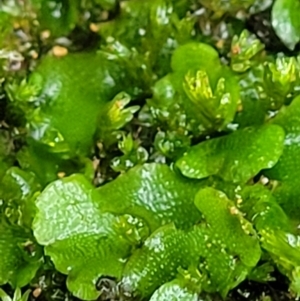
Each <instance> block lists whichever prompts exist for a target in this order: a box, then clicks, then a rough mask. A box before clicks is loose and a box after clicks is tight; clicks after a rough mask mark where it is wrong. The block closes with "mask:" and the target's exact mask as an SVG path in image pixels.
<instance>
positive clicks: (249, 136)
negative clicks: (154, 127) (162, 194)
mask: <svg viewBox="0 0 300 301" xmlns="http://www.w3.org/2000/svg"><path fill="white" fill-rule="evenodd" d="M283 140H284V131H283V129H282V128H281V127H279V126H276V125H270V126H263V127H260V128H254V127H253V128H245V129H243V130H239V131H236V132H234V133H232V134H230V135H227V136H223V137H220V138H215V139H210V140H208V141H204V142H201V143H199V144H198V145H196V146H193V147H191V148H190V149H189V150H188V151H187V152H186V153H185V154H184V155H183V157H181V158H180V159H179V160H178V161H177V162H176V166H177V167H178V168H179V169H180V171H181V172H182V174H183V175H185V176H187V177H189V178H195V179H202V178H206V177H208V176H211V175H218V176H219V177H221V178H222V179H223V180H225V181H232V182H235V183H239V182H240V183H245V182H246V181H248V180H249V179H251V178H252V177H254V176H255V175H256V174H257V173H258V172H259V171H261V170H262V169H265V168H271V167H273V166H274V165H275V164H276V163H277V161H278V159H279V157H280V155H281V154H282V150H283Z"/></svg>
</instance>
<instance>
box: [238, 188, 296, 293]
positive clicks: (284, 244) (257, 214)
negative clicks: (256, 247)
mask: <svg viewBox="0 0 300 301" xmlns="http://www.w3.org/2000/svg"><path fill="white" fill-rule="evenodd" d="M242 197H243V203H242V209H243V210H245V211H246V212H247V214H248V218H249V219H251V221H253V223H254V226H255V227H256V229H257V230H258V233H259V234H260V236H261V242H262V247H263V248H264V249H265V250H266V251H267V252H268V254H269V255H270V256H271V258H272V259H273V260H274V262H275V263H276V265H277V266H278V268H279V269H280V270H282V272H283V273H284V274H285V275H287V276H288V277H289V278H290V280H291V284H290V289H291V291H292V292H294V293H295V294H297V295H299V294H300V287H299V277H300V275H299V269H300V256H299V250H300V243H299V241H300V237H299V236H297V235H295V233H294V230H293V228H292V225H291V223H290V220H289V219H288V217H287V216H286V214H285V213H284V211H283V210H282V209H281V207H280V206H279V205H278V203H276V200H275V199H274V197H273V196H272V194H271V193H270V191H269V190H267V189H266V188H264V187H263V186H259V185H256V186H253V187H248V188H246V189H245V190H244V191H243V192H242Z"/></svg>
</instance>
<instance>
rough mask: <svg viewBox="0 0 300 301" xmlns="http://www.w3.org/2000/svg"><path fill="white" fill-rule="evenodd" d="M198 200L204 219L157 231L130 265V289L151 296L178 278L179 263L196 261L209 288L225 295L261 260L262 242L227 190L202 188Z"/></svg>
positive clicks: (126, 282) (126, 276) (127, 278)
mask: <svg viewBox="0 0 300 301" xmlns="http://www.w3.org/2000/svg"><path fill="white" fill-rule="evenodd" d="M195 203H196V206H197V208H198V209H199V211H200V212H201V213H202V214H203V218H204V220H203V221H202V223H201V224H200V225H198V226H195V227H194V228H193V229H192V230H189V231H183V230H177V229H176V228H175V227H174V226H173V225H168V226H164V227H162V228H159V229H158V230H157V231H156V232H155V233H153V234H152V235H151V236H150V237H149V238H148V239H147V240H146V241H145V243H144V245H143V247H142V248H141V249H140V250H137V251H136V252H135V253H134V254H133V255H132V256H131V257H130V259H129V261H128V262H127V264H126V266H125V270H124V274H123V279H122V284H123V286H124V287H125V289H126V290H128V291H133V292H138V293H139V294H141V295H143V296H148V295H150V294H151V293H152V292H153V291H154V290H155V289H157V288H158V287H159V286H160V285H162V284H163V283H164V282H166V281H171V280H172V279H174V277H175V276H176V274H177V272H178V268H180V267H183V268H187V267H190V266H193V267H196V268H197V269H198V270H199V277H200V282H201V285H202V286H203V289H204V290H206V291H214V292H216V291H217V292H220V293H221V294H222V295H224V296H225V295H226V294H227V292H228V291H229V290H230V289H232V288H233V287H235V286H236V285H237V284H238V283H240V282H241V281H243V280H244V279H245V277H246V276H247V274H248V273H249V271H250V270H251V268H253V267H254V266H255V265H256V264H257V262H258V260H259V258H260V247H259V243H258V239H257V237H256V236H255V232H254V230H253V229H252V226H251V224H250V223H249V222H248V221H246V220H245V219H244V218H243V217H242V214H241V213H240V212H239V211H238V209H237V208H236V207H235V206H234V204H233V203H232V202H231V201H229V200H228V199H227V198H226V196H225V195H224V194H223V193H222V192H220V191H217V190H215V189H213V188H205V189H203V190H200V192H199V193H198V194H197V195H196V199H195Z"/></svg>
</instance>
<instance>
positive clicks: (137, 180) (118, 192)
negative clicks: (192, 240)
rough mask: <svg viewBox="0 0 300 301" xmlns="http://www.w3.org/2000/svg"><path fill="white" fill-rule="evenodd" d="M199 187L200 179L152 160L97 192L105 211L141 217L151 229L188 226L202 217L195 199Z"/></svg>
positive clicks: (184, 227)
mask: <svg viewBox="0 0 300 301" xmlns="http://www.w3.org/2000/svg"><path fill="white" fill-rule="evenodd" d="M200 187H201V182H199V181H196V180H188V179H185V178H184V177H182V176H181V175H178V174H176V173H175V172H174V171H172V169H170V168H169V167H168V166H167V165H163V164H155V163H153V164H144V165H142V166H136V167H134V168H132V169H131V170H129V171H128V172H127V173H126V174H123V175H120V176H119V177H118V178H117V179H116V180H114V181H113V182H111V183H108V184H106V185H104V186H102V187H100V188H99V189H98V192H99V195H100V198H101V209H102V210H104V211H108V212H113V213H116V214H131V215H133V216H138V217H140V218H142V219H144V220H145V221H146V222H147V224H148V225H149V226H150V228H151V229H152V230H154V229H156V228H158V227H159V226H162V225H166V224H169V223H174V224H175V225H176V226H177V227H178V228H183V229H187V228H190V227H191V226H192V225H194V224H195V223H196V222H197V221H199V220H200V214H199V212H197V210H196V208H195V205H194V202H193V201H194V196H195V194H196V192H197V191H198V189H199V188H200Z"/></svg>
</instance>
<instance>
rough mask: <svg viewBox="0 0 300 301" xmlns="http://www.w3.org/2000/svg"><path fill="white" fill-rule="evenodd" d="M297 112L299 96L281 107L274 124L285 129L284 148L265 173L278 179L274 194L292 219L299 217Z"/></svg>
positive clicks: (299, 105) (298, 127)
mask: <svg viewBox="0 0 300 301" xmlns="http://www.w3.org/2000/svg"><path fill="white" fill-rule="evenodd" d="M299 114H300V97H299V96H298V97H296V98H295V99H294V100H293V101H292V103H291V105H290V106H288V107H283V108H282V109H281V111H280V112H279V114H278V115H277V116H276V118H275V119H274V120H273V123H274V124H278V125H280V126H282V127H283V129H284V131H285V134H286V135H285V140H284V149H283V154H282V156H281V158H280V159H279V161H278V163H277V164H276V165H275V166H274V168H272V169H271V170H270V171H268V172H266V175H267V176H268V177H270V178H271V179H274V180H277V181H279V184H278V185H277V187H276V188H275V196H276V198H277V199H278V202H279V203H280V204H281V205H282V207H283V209H284V210H285V211H286V212H287V213H288V214H289V215H290V216H291V217H293V218H294V219H296V220H298V221H299V219H300V214H299V208H300V203H299V200H298V199H299V197H298V194H299V185H298V180H297V179H298V177H299V164H300V157H299V156H300V155H299V138H298V137H299V133H300V125H299Z"/></svg>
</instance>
